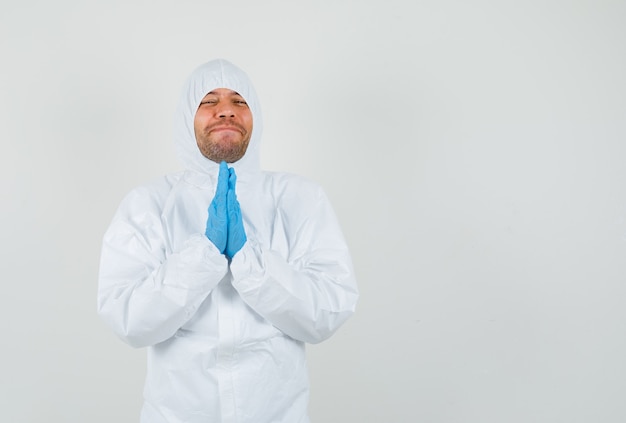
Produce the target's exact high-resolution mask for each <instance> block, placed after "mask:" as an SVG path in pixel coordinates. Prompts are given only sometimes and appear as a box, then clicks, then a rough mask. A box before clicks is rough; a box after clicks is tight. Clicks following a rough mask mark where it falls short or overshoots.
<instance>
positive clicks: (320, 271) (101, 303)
mask: <svg viewBox="0 0 626 423" xmlns="http://www.w3.org/2000/svg"><path fill="white" fill-rule="evenodd" d="M175 118H176V119H175V128H174V129H175V143H176V148H177V152H178V155H179V158H180V159H181V161H182V162H183V164H184V166H185V170H184V171H181V172H178V173H174V174H170V175H167V176H165V177H163V178H162V179H159V180H157V181H155V182H153V183H150V184H147V185H145V186H141V187H138V188H136V189H134V190H133V191H131V192H130V193H129V194H128V195H127V196H126V197H125V198H124V200H123V201H122V203H121V205H120V206H119V209H118V210H117V212H116V214H115V216H114V218H113V221H112V222H111V225H110V227H109V229H108V230H107V232H106V234H105V236H104V241H103V247H102V256H101V263H100V275H99V286H98V312H99V314H100V315H101V316H102V318H103V319H104V320H105V321H106V322H107V323H108V324H109V325H110V326H111V327H112V329H113V330H114V331H115V332H116V333H117V334H118V335H119V336H120V337H121V338H122V339H123V340H124V341H126V342H127V343H128V344H130V345H132V346H134V347H148V371H147V376H146V382H145V388H144V406H143V408H142V412H141V421H142V422H143V423H164V422H168V423H174V422H175V423H183V422H184V423H195V422H198V423H199V422H203V423H205V422H222V423H226V422H238V423H240V422H241V423H264V422H267V423H269V422H284V423H304V422H308V421H309V419H308V417H307V403H308V389H309V386H308V385H309V383H308V377H307V371H306V364H305V343H317V342H320V341H323V340H325V339H326V338H328V337H329V336H331V335H332V334H333V333H334V332H335V331H336V330H337V329H338V328H339V327H340V326H341V325H342V324H343V323H344V322H345V321H346V320H347V319H348V318H349V317H350V316H351V315H352V314H353V312H354V309H355V305H356V302H357V298H358V292H357V287H356V283H355V279H354V274H353V270H352V264H351V259H350V255H349V252H348V249H347V246H346V243H345V241H344V238H343V236H342V234H341V230H340V228H339V225H338V222H337V219H336V217H335V215H334V213H333V210H332V208H331V206H330V204H329V201H328V199H327V197H326V196H325V194H324V192H323V191H322V189H321V188H320V187H319V186H317V185H316V184H314V183H312V182H310V181H308V180H306V179H304V178H301V177H298V176H295V175H291V174H285V173H270V172H264V171H261V170H260V160H259V149H260V141H261V129H262V122H261V111H260V108H259V102H258V99H257V96H256V93H255V91H254V88H253V87H252V84H251V83H250V81H249V79H248V77H247V75H246V74H245V73H244V72H243V71H242V70H240V69H238V68H237V67H235V66H234V65H233V64H231V63H229V62H227V61H225V60H215V61H211V62H208V63H206V64H204V65H202V66H200V67H198V68H197V69H196V70H195V71H194V72H193V73H192V74H191V76H190V77H189V79H188V80H187V82H186V84H185V86H184V89H183V92H182V96H181V99H180V103H179V107H178V109H177V112H176V117H175Z"/></svg>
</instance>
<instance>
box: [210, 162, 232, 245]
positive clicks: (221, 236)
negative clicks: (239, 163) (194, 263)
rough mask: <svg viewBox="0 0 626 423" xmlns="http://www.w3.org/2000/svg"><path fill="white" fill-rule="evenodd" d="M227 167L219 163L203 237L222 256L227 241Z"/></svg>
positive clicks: (224, 163) (223, 163)
mask: <svg viewBox="0 0 626 423" xmlns="http://www.w3.org/2000/svg"><path fill="white" fill-rule="evenodd" d="M228 179H229V178H228V165H227V164H226V162H221V163H220V171H219V176H218V179H217V187H216V188H215V196H214V197H213V201H211V204H210V205H209V217H208V219H207V222H206V231H205V235H206V236H207V238H209V240H210V241H211V242H212V243H213V244H215V246H216V247H217V249H218V250H220V253H222V254H224V251H225V250H226V243H227V241H228V211H227V205H226V200H227V193H228V185H229V183H228Z"/></svg>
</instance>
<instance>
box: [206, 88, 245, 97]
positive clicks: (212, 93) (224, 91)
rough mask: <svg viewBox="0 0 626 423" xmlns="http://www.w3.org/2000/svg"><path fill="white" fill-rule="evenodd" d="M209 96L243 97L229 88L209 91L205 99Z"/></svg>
mask: <svg viewBox="0 0 626 423" xmlns="http://www.w3.org/2000/svg"><path fill="white" fill-rule="evenodd" d="M207 96H217V97H233V96H239V97H242V95H241V94H239V93H238V92H237V91H234V90H231V89H229V88H215V89H213V90H211V91H209V92H208V93H206V95H205V97H207Z"/></svg>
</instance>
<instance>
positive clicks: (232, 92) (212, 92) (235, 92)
mask: <svg viewBox="0 0 626 423" xmlns="http://www.w3.org/2000/svg"><path fill="white" fill-rule="evenodd" d="M226 89H227V90H230V89H229V88H226ZM209 94H213V95H217V93H216V92H215V90H213V91H209V92H208V93H206V95H209ZM229 94H230V95H238V96H239V97H243V96H242V95H241V94H239V93H238V92H237V91H234V90H230V93H229Z"/></svg>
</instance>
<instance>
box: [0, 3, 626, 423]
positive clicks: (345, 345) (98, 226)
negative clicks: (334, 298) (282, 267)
mask: <svg viewBox="0 0 626 423" xmlns="http://www.w3.org/2000/svg"><path fill="white" fill-rule="evenodd" d="M1 9H2V10H1V12H0V48H1V50H0V64H1V68H0V139H1V140H2V154H1V155H0V186H1V189H2V191H1V196H2V207H1V208H0V210H1V228H2V233H1V236H2V238H1V239H2V243H1V246H0V253H1V257H2V258H1V264H0V266H1V267H0V271H1V273H0V274H1V275H2V277H3V283H2V294H1V296H0V334H1V335H0V336H1V341H0V342H1V346H2V348H1V350H0V351H1V358H2V359H1V360H0V375H1V376H0V421H2V422H11V423H21V422H28V423H30V422H52V421H54V422H57V421H58V422H67V423H74V422H76V423H78V422H80V423H83V422H91V423H99V422H103V423H104V422H112V421H116V422H133V421H137V416H138V412H139V408H140V405H141V390H142V384H143V377H144V374H145V368H144V366H145V359H144V355H145V351H143V350H134V349H132V348H130V347H128V346H126V345H125V344H123V343H122V342H121V341H119V340H118V339H117V338H115V336H114V335H113V334H112V332H110V331H109V330H108V329H107V328H106V327H105V326H104V324H103V323H102V322H101V321H100V320H99V319H98V317H97V315H96V284H97V268H98V260H99V252H100V241H101V237H102V234H103V233H104V231H105V228H106V227H107V225H108V223H109V221H110V219H111V217H112V215H113V212H114V210H115V208H116V207H117V205H118V203H119V201H120V200H121V198H122V196H123V195H124V194H125V193H126V192H127V191H128V190H130V189H131V188H132V187H134V186H136V185H137V184H139V183H142V182H144V181H146V180H149V179H152V178H153V177H156V176H158V175H161V174H163V173H166V172H169V171H171V170H177V169H178V168H179V164H178V162H177V160H176V158H175V155H174V153H173V148H172V146H171V142H170V133H171V126H170V124H171V119H172V114H173V109H174V105H175V101H176V98H177V95H178V90H179V88H180V86H181V85H182V82H183V80H184V78H186V76H187V75H188V73H189V72H190V71H191V70H192V69H193V68H194V67H195V66H197V65H199V64H200V63H202V62H204V61H206V60H209V59H212V58H215V57H224V58H227V59H229V60H231V61H233V62H234V63H236V64H238V65H239V66H241V67H242V68H244V69H245V70H246V71H247V72H248V73H249V75H250V76H251V77H252V79H253V81H254V82H255V84H256V86H257V90H258V92H259V95H260V97H261V100H262V105H263V108H264V115H265V128H266V129H265V137H264V145H263V150H262V151H263V163H264V167H265V168H266V169H271V170H287V171H293V172H296V173H300V174H304V175H306V176H308V177H310V178H312V179H314V180H317V181H318V182H319V183H321V184H322V185H323V186H324V187H325V188H326V190H327V192H328V193H329V195H330V197H331V199H332V201H333V204H334V205H335V208H336V211H337V213H338V215H339V218H340V220H341V222H342V224H343V227H344V230H345V235H346V237H347V239H348V242H349V244H350V246H351V248H352V251H353V256H354V262H355V266H356V270H357V274H358V279H359V284H360V290H361V293H362V296H361V300H360V303H359V307H358V311H357V313H356V315H355V316H354V318H353V319H352V320H350V321H349V322H348V324H346V326H344V327H343V328H342V329H341V330H340V331H339V332H338V333H337V334H336V336H335V337H334V338H332V339H330V340H329V341H327V342H326V343H323V344H320V345H316V346H312V347H310V348H309V361H310V370H311V374H312V384H313V386H312V389H313V392H312V399H311V402H312V403H311V410H310V412H311V417H312V418H313V421H314V422H317V423H321V422H330V423H334V422H337V423H344V422H368V423H380V422H409V423H412V422H428V423H439V422H441V423H453V422H454V423H501V422H507V423H515V422H520V423H521V422H523V423H527V422H540V423H543V422H546V423H548V422H549V423H554V422H567V423H576V422H585V423H586V422H602V423H609V422H624V421H626V401H624V397H625V395H626V359H625V357H626V308H625V307H624V303H625V299H626V255H625V254H626V167H625V160H626V119H625V117H626V82H625V81H626V78H625V77H624V75H626V25H625V22H626V3H625V2H624V1H609V0H569V1H565V0H526V1H495V0H492V1H490V0H466V1H462V0H457V1H455V0H439V1H435V0H422V1H419V0H418V1H409V0H386V1H373V0H353V1H348V0H333V1H319V0H317V1H307V2H304V1H303V2H292V1H287V0H282V1H281V0H268V1H262V2H261V1H253V0H248V1H237V2H217V1H213V2H211V1H194V0H183V1H177V2H173V1H147V0H146V1H138V0H124V1H122V0H111V1H107V2H96V1H78V0H74V1H72V0H59V1H55V2H46V1H29V0H25V1H20V2H6V1H5V2H3V5H2V8H1Z"/></svg>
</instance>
